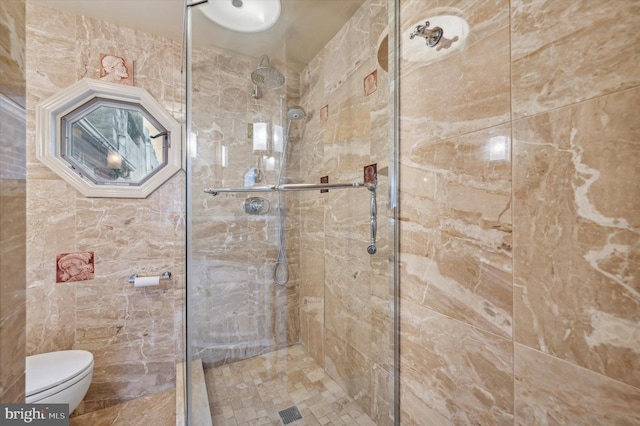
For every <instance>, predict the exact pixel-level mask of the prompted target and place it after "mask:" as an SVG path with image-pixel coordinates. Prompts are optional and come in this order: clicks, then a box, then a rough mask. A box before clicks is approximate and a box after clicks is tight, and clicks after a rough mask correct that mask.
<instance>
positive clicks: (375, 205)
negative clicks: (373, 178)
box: [367, 187, 378, 254]
mask: <svg viewBox="0 0 640 426" xmlns="http://www.w3.org/2000/svg"><path fill="white" fill-rule="evenodd" d="M369 192H371V208H370V212H371V219H370V220H371V245H370V246H369V247H367V253H369V254H376V252H377V251H378V249H377V247H376V232H377V230H378V219H377V217H378V203H377V202H376V189H375V187H373V188H369Z"/></svg>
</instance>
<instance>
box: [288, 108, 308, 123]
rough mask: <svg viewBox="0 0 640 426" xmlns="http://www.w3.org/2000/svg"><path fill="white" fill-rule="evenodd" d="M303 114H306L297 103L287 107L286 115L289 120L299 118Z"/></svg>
mask: <svg viewBox="0 0 640 426" xmlns="http://www.w3.org/2000/svg"><path fill="white" fill-rule="evenodd" d="M305 115H307V113H305V112H304V110H303V109H302V107H301V106H297V105H296V106H292V107H291V108H289V111H287V117H288V118H289V120H301V119H303V118H304V116H305Z"/></svg>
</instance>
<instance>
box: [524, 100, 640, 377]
mask: <svg viewBox="0 0 640 426" xmlns="http://www.w3.org/2000/svg"><path fill="white" fill-rule="evenodd" d="M639 95H640V90H639V89H633V90H627V91H624V92H620V93H616V94H613V95H609V96H605V97H600V98H598V99H595V100H592V101H589V102H585V103H581V104H577V105H574V106H571V107H567V108H562V109H559V110H556V111H552V112H549V113H544V114H539V115H537V116H535V117H532V118H527V119H523V120H519V121H516V122H514V126H513V145H514V151H513V162H514V177H513V181H514V222H515V223H516V225H518V224H519V225H518V226H519V228H518V229H519V232H518V233H517V234H516V238H515V239H514V250H516V252H517V253H519V255H518V256H516V257H515V258H514V271H515V274H514V283H515V288H514V300H515V302H514V303H515V305H514V309H515V322H516V326H515V338H516V340H517V341H518V342H519V343H522V344H525V345H527V346H530V347H532V348H536V349H539V350H541V351H543V352H546V353H548V354H551V355H554V356H556V357H558V358H561V359H564V360H567V361H569V362H571V363H574V364H577V365H580V366H583V367H586V368H589V369H591V370H593V371H596V372H598V373H601V374H604V375H606V376H609V377H612V378H615V379H617V380H620V381H622V382H625V383H628V384H630V385H633V386H638V385H640V357H638V355H637V354H638V353H639V352H640V340H638V332H639V330H640V326H639V324H640V314H639V313H640V309H639V308H640V296H639V293H638V290H639V285H638V283H639V281H638V268H637V265H638V257H639V253H640V245H639V241H640V238H639V234H638V233H639V229H640V215H639V214H638V212H640V198H639V197H638V196H636V195H637V194H638V185H637V182H638V179H639V177H640V168H639V167H638V164H639V161H638V160H639V159H640V145H639V144H638V142H637V141H638V140H639V139H640V130H639V129H640V126H639V124H640V114H639V111H640V103H639V99H640V96H639Z"/></svg>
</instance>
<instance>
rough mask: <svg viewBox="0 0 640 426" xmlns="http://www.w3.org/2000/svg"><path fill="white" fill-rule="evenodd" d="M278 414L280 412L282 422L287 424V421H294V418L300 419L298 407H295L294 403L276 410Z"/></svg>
mask: <svg viewBox="0 0 640 426" xmlns="http://www.w3.org/2000/svg"><path fill="white" fill-rule="evenodd" d="M278 414H280V418H281V419H282V423H283V424H285V425H288V424H289V423H292V422H295V421H296V420H300V419H301V418H302V415H301V414H300V411H299V410H298V407H296V406H295V405H294V406H293V407H289V408H285V409H284V410H282V411H278Z"/></svg>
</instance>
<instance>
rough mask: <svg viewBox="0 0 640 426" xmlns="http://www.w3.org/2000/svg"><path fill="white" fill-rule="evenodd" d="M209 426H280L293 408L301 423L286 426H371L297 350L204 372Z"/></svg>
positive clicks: (362, 414) (298, 348) (304, 355)
mask: <svg viewBox="0 0 640 426" xmlns="http://www.w3.org/2000/svg"><path fill="white" fill-rule="evenodd" d="M205 378H206V382H207V392H208V394H209V402H210V408H211V415H212V417H213V424H214V425H216V426H245V425H282V424H283V421H282V419H281V417H280V415H279V414H278V412H280V411H282V410H286V409H288V408H291V407H293V406H295V407H297V408H298V410H299V411H300V414H301V415H302V418H301V419H299V420H295V421H293V422H292V423H289V424H290V425H294V426H303V425H323V426H324V425H370V426H375V423H374V422H373V421H372V420H371V419H370V418H369V416H367V415H366V414H365V413H364V412H363V410H362V409H361V408H360V406H359V405H358V404H357V403H356V402H355V401H353V400H352V399H351V398H350V397H349V396H348V395H347V394H346V393H345V391H344V390H342V388H341V387H340V386H339V385H338V384H337V383H336V382H335V381H333V380H332V379H331V378H330V377H329V376H328V375H327V374H326V373H325V372H324V370H323V369H322V368H321V367H320V366H319V365H318V364H317V363H316V362H315V361H314V360H313V358H311V357H310V356H308V355H307V354H306V353H305V352H304V350H303V349H302V347H300V346H292V347H289V348H285V349H281V350H279V351H275V352H272V353H269V354H265V355H262V356H258V357H255V358H250V359H247V360H244V361H239V362H236V363H233V364H229V365H223V366H220V367H216V368H212V369H208V370H205Z"/></svg>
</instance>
